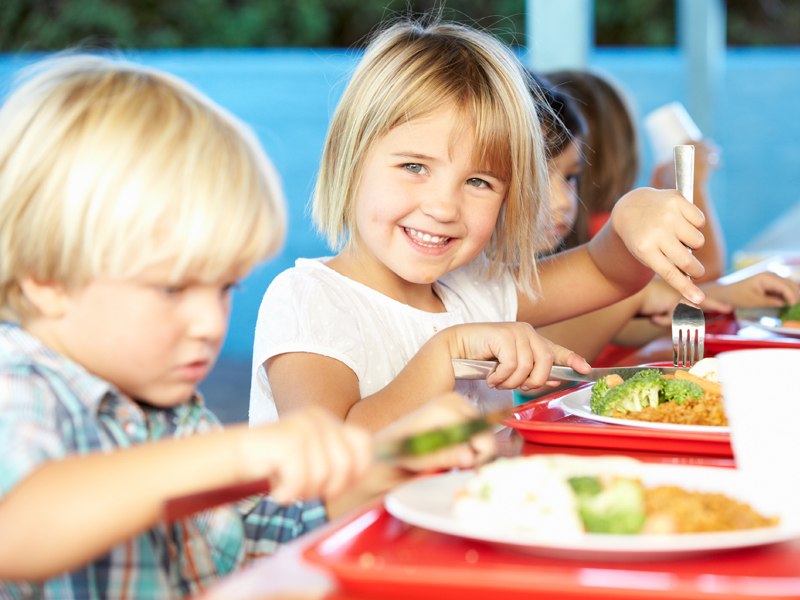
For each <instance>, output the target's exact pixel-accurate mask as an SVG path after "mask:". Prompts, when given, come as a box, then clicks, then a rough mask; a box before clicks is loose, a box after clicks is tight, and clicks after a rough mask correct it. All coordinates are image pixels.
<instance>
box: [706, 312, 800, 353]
mask: <svg viewBox="0 0 800 600" xmlns="http://www.w3.org/2000/svg"><path fill="white" fill-rule="evenodd" d="M756 348H800V337H789V336H785V335H779V334H775V333H771V332H769V331H765V330H764V329H760V328H758V327H753V326H750V327H740V326H739V324H738V323H737V322H736V319H735V318H734V317H733V316H732V315H725V316H723V317H715V318H713V319H710V320H707V321H706V337H705V355H706V356H714V355H715V354H719V353H720V352H728V351H731V350H753V349H756Z"/></svg>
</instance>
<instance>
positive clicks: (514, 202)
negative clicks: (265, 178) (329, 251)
mask: <svg viewBox="0 0 800 600" xmlns="http://www.w3.org/2000/svg"><path fill="white" fill-rule="evenodd" d="M443 108H449V109H453V110H456V111H457V112H458V113H460V114H461V115H463V117H464V127H465V128H469V127H474V129H475V149H474V156H475V158H476V160H477V161H478V162H479V163H480V164H481V166H483V165H489V166H490V168H491V170H492V171H493V172H495V173H498V175H500V176H501V177H502V178H503V179H505V180H506V182H507V183H508V195H507V197H506V200H505V202H504V204H503V208H502V209H501V212H500V215H499V217H498V220H497V224H496V226H495V230H494V234H493V236H492V239H491V241H490V242H489V244H488V245H487V247H486V249H485V250H484V252H485V254H486V256H487V258H488V259H489V263H488V265H489V266H488V271H489V273H488V274H489V275H490V276H497V275H499V274H500V273H502V272H503V271H504V270H505V269H507V268H510V270H511V273H512V276H513V277H514V279H515V282H516V283H517V286H518V287H519V289H520V290H522V291H523V292H525V293H526V294H528V295H529V296H532V297H533V296H535V295H536V288H537V287H538V279H537V275H536V259H535V255H536V248H537V247H540V246H539V244H540V239H539V238H540V236H541V230H542V227H541V225H542V220H543V219H544V218H546V217H547V214H546V212H545V211H546V208H544V207H546V206H547V203H546V202H543V201H542V199H543V194H545V193H547V189H548V188H547V163H546V158H545V152H544V147H543V144H542V134H541V129H540V126H539V119H538V118H537V114H536V107H535V105H534V101H533V99H532V98H531V93H530V90H529V85H528V79H527V76H526V74H525V72H524V70H523V68H522V66H521V65H520V63H519V61H518V59H517V58H516V57H515V56H514V55H513V54H511V52H510V51H509V49H508V48H506V47H505V46H504V45H503V44H502V43H501V42H499V41H498V40H496V39H495V38H494V37H492V36H491V35H490V34H488V33H483V32H480V31H476V30H474V29H470V28H468V27H464V26H460V25H456V24H449V23H442V22H433V23H431V24H428V25H423V24H421V23H415V22H411V21H403V22H400V23H397V24H394V25H392V26H390V27H389V28H387V29H386V30H385V31H383V32H381V33H379V34H378V35H377V37H375V38H374V39H373V40H372V42H371V43H370V44H369V46H368V47H367V49H366V51H365V54H364V57H363V59H362V60H361V62H360V64H359V65H358V67H357V68H356V70H355V73H354V74H353V77H352V79H351V81H350V83H349V84H348V86H347V88H346V89H345V91H344V94H343V96H342V99H341V101H340V103H339V106H338V107H337V109H336V112H335V114H334V116H333V120H332V123H331V126H330V128H329V130H328V135H327V139H326V142H325V149H324V152H323V156H322V164H321V166H320V172H319V178H318V181H317V186H316V189H315V191H314V200H313V216H314V219H315V222H316V225H317V228H318V229H319V230H320V231H321V232H322V233H324V234H325V235H326V236H327V238H328V241H329V243H330V244H331V246H332V247H334V248H341V246H342V245H343V244H344V243H345V242H347V241H348V240H349V242H350V243H353V236H352V233H353V232H354V231H355V229H356V224H355V199H356V196H357V193H358V186H359V183H360V181H361V177H362V174H363V170H364V164H365V162H366V159H367V156H368V154H369V153H370V151H371V149H372V148H373V147H374V145H375V144H376V143H377V142H378V141H379V140H380V139H381V138H382V137H383V136H384V135H385V134H386V133H387V132H388V131H389V130H390V129H392V128H393V127H396V126H397V125H398V124H400V123H403V122H407V121H410V120H412V119H419V118H422V117H425V116H428V115H430V114H432V113H434V112H436V111H437V110H439V109H443Z"/></svg>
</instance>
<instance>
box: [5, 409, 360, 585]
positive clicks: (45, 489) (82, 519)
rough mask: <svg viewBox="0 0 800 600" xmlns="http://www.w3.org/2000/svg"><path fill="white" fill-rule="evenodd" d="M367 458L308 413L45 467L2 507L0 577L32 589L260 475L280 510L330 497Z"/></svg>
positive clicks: (330, 422)
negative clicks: (171, 501) (191, 504)
mask: <svg viewBox="0 0 800 600" xmlns="http://www.w3.org/2000/svg"><path fill="white" fill-rule="evenodd" d="M370 460H371V441H370V439H369V436H368V435H367V434H366V433H365V432H363V431H357V430H354V429H353V428H343V427H342V426H341V423H339V422H338V421H336V420H335V419H333V418H332V417H331V416H330V415H327V414H324V413H323V411H312V412H310V413H307V414H305V415H298V416H295V417H291V418H288V419H286V420H285V421H284V422H281V423H280V424H277V425H271V426H267V427H262V428H254V429H248V428H247V427H245V426H240V427H232V428H230V429H227V430H224V431H219V432H214V433H208V434H204V435H194V436H190V437H188V438H182V439H179V440H165V441H160V442H155V443H150V444H145V445H141V446H136V447H132V448H127V449H124V450H118V451H114V452H111V453H102V454H101V453H96V454H92V455H87V456H76V457H69V458H66V459H64V460H58V461H53V462H49V463H46V464H44V465H43V466H41V467H39V468H38V469H36V470H35V471H33V473H31V474H30V475H29V476H28V477H26V478H25V479H24V480H22V481H21V482H20V483H19V484H18V485H17V486H16V487H15V488H14V489H13V490H12V491H11V492H10V493H9V494H8V495H7V496H6V497H4V498H3V499H2V501H0V531H2V532H3V535H2V536H0V578H6V579H19V580H27V581H37V580H42V579H45V578H47V577H51V576H54V575H57V574H59V573H61V572H63V571H64V570H70V569H75V568H78V567H80V566H82V565H85V564H87V563H88V562H90V561H91V560H93V559H95V558H97V557H98V556H101V555H103V554H105V553H106V552H108V551H109V550H110V549H111V548H112V547H113V546H115V545H117V544H118V543H120V542H122V541H124V540H126V539H128V538H130V537H133V536H135V535H137V534H140V533H141V532H143V531H145V530H146V529H148V528H150V527H152V526H153V525H154V524H155V523H156V522H157V521H158V520H159V519H160V518H161V510H162V505H163V503H164V501H165V500H167V499H168V498H171V497H175V496H182V495H185V494H191V493H195V492H200V491H204V490H208V489H213V488H216V487H220V486H224V485H228V484H233V483H242V482H247V481H254V480H258V479H263V478H265V477H270V478H274V480H273V481H274V485H273V495H274V497H275V498H276V500H277V501H280V502H286V501H288V500H289V499H290V498H294V497H297V496H311V495H319V494H320V493H323V494H328V495H336V494H338V493H339V492H341V491H342V490H343V489H345V488H347V487H349V486H350V485H351V484H352V483H353V481H354V480H356V479H358V478H359V477H361V476H362V475H363V474H364V473H365V472H366V470H367V467H368V465H369V463H370ZM54 498H57V508H58V509H57V510H53V499H54Z"/></svg>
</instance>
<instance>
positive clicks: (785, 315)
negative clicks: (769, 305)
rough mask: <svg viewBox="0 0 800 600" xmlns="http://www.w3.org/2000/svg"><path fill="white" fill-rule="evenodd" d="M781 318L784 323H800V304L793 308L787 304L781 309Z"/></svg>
mask: <svg viewBox="0 0 800 600" xmlns="http://www.w3.org/2000/svg"><path fill="white" fill-rule="evenodd" d="M779 316H780V318H781V320H782V321H800V302H798V303H797V304H795V305H793V306H789V305H788V304H787V305H786V306H784V307H783V308H781V311H780V313H779Z"/></svg>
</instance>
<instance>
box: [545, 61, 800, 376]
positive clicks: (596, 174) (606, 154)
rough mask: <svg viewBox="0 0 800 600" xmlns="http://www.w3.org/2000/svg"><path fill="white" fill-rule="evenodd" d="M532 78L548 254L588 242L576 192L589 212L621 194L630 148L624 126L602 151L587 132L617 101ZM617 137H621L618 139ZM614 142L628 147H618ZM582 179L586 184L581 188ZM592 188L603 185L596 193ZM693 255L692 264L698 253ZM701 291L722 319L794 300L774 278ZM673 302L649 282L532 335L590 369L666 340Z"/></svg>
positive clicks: (785, 282)
mask: <svg viewBox="0 0 800 600" xmlns="http://www.w3.org/2000/svg"><path fill="white" fill-rule="evenodd" d="M531 77H532V78H533V80H534V82H535V86H536V87H535V89H534V90H533V96H534V98H537V99H539V101H540V102H543V103H544V104H545V109H546V110H544V111H543V112H544V114H551V115H552V118H550V119H548V120H547V121H546V122H545V124H544V138H545V145H546V147H547V152H548V166H549V169H550V195H549V198H550V211H551V213H552V215H553V221H554V224H555V226H554V228H553V229H552V230H551V235H550V236H548V238H547V239H546V247H545V248H544V249H543V252H544V253H546V254H547V253H553V252H559V251H561V250H563V249H564V248H568V247H569V245H570V244H571V243H574V240H576V239H578V238H581V237H584V236H586V235H587V231H586V229H582V230H580V228H581V227H585V226H586V224H587V222H588V221H587V219H586V218H585V217H586V216H587V215H588V214H589V212H588V211H587V210H586V207H585V206H582V202H583V198H582V197H580V194H581V191H582V190H584V191H586V193H588V194H590V195H591V194H595V197H594V201H592V200H590V202H589V205H592V206H596V205H597V204H596V200H597V198H598V197H600V196H601V194H602V193H603V192H604V191H605V190H609V189H613V188H614V185H619V186H621V185H622V183H617V184H614V183H613V182H617V181H620V180H621V178H624V173H626V172H627V169H624V168H620V165H631V164H633V163H634V162H636V161H635V160H634V157H633V156H632V154H631V152H632V151H633V150H635V145H632V144H631V142H632V141H633V139H634V138H633V136H632V131H633V130H632V127H631V123H630V122H627V123H621V124H620V127H619V128H618V129H614V131H615V133H613V134H611V135H612V137H613V138H614V140H615V141H614V143H605V144H604V143H602V142H601V141H599V139H598V135H597V133H596V132H593V131H592V126H595V125H596V123H597V122H603V117H602V115H601V114H600V113H599V111H598V108H599V107H604V106H607V105H608V101H609V100H610V99H613V104H614V106H615V107H616V108H614V109H613V110H611V112H612V118H611V119H610V122H614V121H615V119H616V118H618V117H619V116H620V115H621V114H622V113H621V112H619V111H620V110H621V108H622V100H621V98H620V97H619V96H618V95H616V93H614V94H613V95H610V96H609V97H605V96H602V98H603V100H598V104H597V105H595V104H594V103H593V101H594V100H595V99H596V98H597V96H601V95H600V94H599V93H598V94H597V95H596V96H590V95H588V94H586V95H584V96H583V99H584V104H582V105H581V104H578V103H576V102H575V101H573V99H572V98H571V97H570V96H569V95H568V93H567V91H566V89H567V87H568V86H567V85H566V84H563V85H560V86H554V85H552V84H551V83H550V82H549V81H548V80H547V79H546V78H542V77H537V76H536V75H535V74H531ZM581 81H584V82H585V81H593V82H595V85H594V86H592V89H598V90H599V89H605V90H611V89H612V88H611V87H610V86H609V85H608V84H601V83H599V81H600V80H599V78H598V77H597V76H594V75H592V76H591V77H582V78H581ZM578 106H581V107H582V108H583V109H584V111H585V113H586V114H590V115H592V117H593V119H594V120H592V121H587V120H584V118H583V114H582V112H584V111H578V110H577V107H578ZM625 114H627V113H625ZM601 129H602V130H603V132H604V133H605V130H606V129H611V127H609V125H608V124H607V123H604V125H603V126H602V127H601ZM620 130H622V131H623V132H627V134H626V135H621V134H620V133H619V131H620ZM626 136H627V137H626ZM621 139H625V140H627V141H626V142H625V143H622V142H620V140H621ZM590 140H593V142H592V143H596V144H597V147H596V148H592V147H591V146H589V143H590ZM623 149H624V150H623ZM615 150H616V151H617V152H618V153H619V154H620V161H619V164H617V163H616V161H615V159H614V156H615V155H614V154H613V152H614V151H615ZM589 157H591V158H589ZM590 160H591V161H592V162H593V165H592V166H591V167H590V166H589V164H588V163H589V161H590ZM659 170H663V167H659ZM607 171H608V172H607ZM587 178H588V179H589V181H590V182H592V183H591V184H588V185H587V184H586V180H587ZM598 182H605V183H604V184H603V185H601V184H598ZM625 182H628V180H625ZM629 183H630V184H631V185H632V184H633V180H632V179H630V180H629ZM587 190H588V191H587ZM582 217H583V218H582ZM695 255H696V256H699V255H700V251H699V250H698V251H697V252H696V253H695ZM701 288H702V289H703V291H704V292H705V294H706V299H705V301H704V302H703V303H702V305H701V307H702V308H703V309H704V310H706V311H711V312H721V313H729V312H731V310H732V309H733V307H746V306H780V305H782V304H784V303H790V304H794V303H795V302H797V301H798V300H800V292H799V291H798V286H797V284H795V283H794V282H793V281H791V280H789V279H784V278H782V277H779V276H777V275H775V274H774V273H759V274H757V275H754V276H752V277H749V278H747V279H745V280H742V281H740V282H737V283H733V284H729V285H722V284H719V283H717V282H708V283H705V284H703V285H701ZM679 300H680V295H679V294H678V293H677V292H676V291H675V290H674V289H673V288H671V287H669V286H668V285H666V284H665V283H664V282H663V281H661V280H660V279H658V278H655V279H653V280H652V281H651V282H650V283H649V284H648V285H647V286H646V287H645V288H644V289H643V290H642V291H640V292H638V293H637V294H635V295H633V296H631V297H630V298H627V299H625V300H623V301H621V302H618V303H616V304H613V305H611V306H609V307H606V308H603V309H601V310H598V311H595V312H592V313H588V314H586V315H583V316H580V317H576V318H574V319H569V320H566V321H563V322H560V323H555V324H552V325H548V326H545V327H541V328H539V330H538V331H539V332H540V333H541V334H542V335H544V336H545V337H547V338H548V339H551V340H553V341H554V342H556V343H558V344H561V345H563V346H566V347H569V348H571V349H573V350H574V351H575V352H577V353H579V354H580V355H581V356H583V357H584V358H586V359H587V360H589V361H590V362H595V361H596V359H597V358H598V356H600V353H601V351H603V349H604V348H606V347H607V345H608V344H609V343H611V342H612V341H618V342H620V343H623V344H624V345H625V346H627V347H629V348H631V351H632V350H633V349H635V348H636V347H639V346H641V345H643V344H645V343H647V342H649V341H651V340H653V339H655V338H656V337H658V336H661V335H667V334H669V333H670V329H669V326H670V324H671V319H672V310H673V309H674V308H675V305H676V304H677V303H678V301H679Z"/></svg>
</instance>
